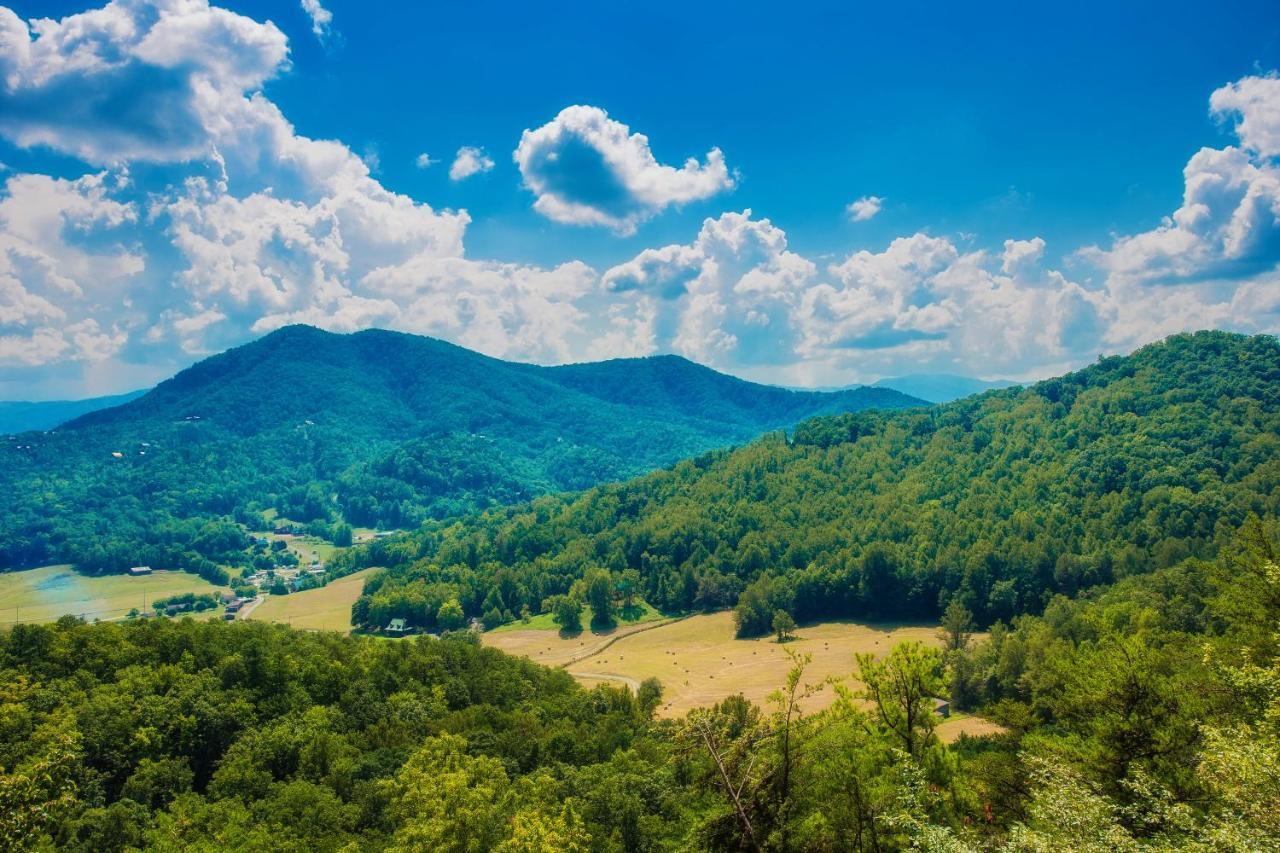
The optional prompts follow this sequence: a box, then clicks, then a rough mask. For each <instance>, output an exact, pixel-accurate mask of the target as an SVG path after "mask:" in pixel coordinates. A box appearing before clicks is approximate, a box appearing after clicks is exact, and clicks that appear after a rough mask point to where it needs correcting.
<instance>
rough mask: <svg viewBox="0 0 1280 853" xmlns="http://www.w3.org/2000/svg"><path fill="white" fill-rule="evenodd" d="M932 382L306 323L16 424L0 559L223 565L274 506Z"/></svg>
mask: <svg viewBox="0 0 1280 853" xmlns="http://www.w3.org/2000/svg"><path fill="white" fill-rule="evenodd" d="M919 404H920V401H918V400H915V399H913V398H910V397H907V396H905V395H902V394H900V393H898V392H895V391H889V390H886V389H870V388H868V389H855V390H851V391H843V392H838V393H816V392H808V393H806V392H796V391H788V390H785V389H781V388H774V387H769V386H763V385H755V384H752V383H749V382H744V381H741V380H738V379H734V378H732V377H729V376H725V375H723V374H719V373H716V372H715V371H712V370H710V369H707V368H704V367H700V366H698V365H695V364H693V363H691V362H688V361H685V360H683V359H679V358H675V357H659V358H648V359H634V360H618V361H610V362H602V363H598V364H580V365H572V366H566V367H558V368H547V367H538V366H535V365H527V364H513V363H508V362H503V361H499V360H497V359H492V358H488V357H486V356H482V355H479V354H478V353H474V352H470V351H469V350H465V349H462V348H460V347H457V346H454V345H452V344H447V343H444V342H443V341H438V340H434V339H431V338H424V337H418V336H413V335H404V334H398V333H393V332H384V331H376V330H374V331H365V332H359V333H357V334H353V335H336V334H331V333H328V332H323V331H320V330H318V329H314V328H310V327H306V326H294V327H289V328H285V329H281V330H279V331H277V332H273V333H272V334H270V335H267V336H266V337H264V338H262V339H260V340H258V341H256V342H254V343H251V344H248V345H246V346H243V347H239V348H237V349H234V350H230V351H228V352H226V353H223V354H221V355H218V356H214V357H212V358H209V359H206V360H205V361H202V362H200V363H199V364H196V365H195V366H193V367H191V368H189V369H187V370H184V371H182V372H181V373H179V374H178V375H177V376H175V377H173V378H172V379H170V380H168V381H166V382H163V383H161V384H160V385H159V386H157V387H156V388H155V389H153V390H152V391H150V392H148V393H147V394H145V395H144V396H142V397H140V398H138V399H136V400H133V401H132V402H129V403H128V404H126V405H123V406H117V407H115V408H111V409H107V410H103V411H98V412H93V413H90V414H88V415H85V416H83V417H80V418H78V419H76V420H74V421H72V422H71V423H69V424H67V425H66V426H64V427H63V428H61V429H58V430H57V431H55V432H53V433H50V434H22V435H14V436H9V437H7V440H0V490H2V491H3V492H4V493H5V494H6V495H7V496H8V499H7V500H5V501H4V502H2V503H0V568H14V567H23V566H34V565H40V564H44V563H50V562H72V563H76V564H77V565H78V566H79V567H81V568H82V569H85V570H88V571H93V572H101V571H120V570H123V569H124V568H125V567H127V566H130V565H135V564H137V563H149V564H151V565H154V566H157V567H161V566H163V567H174V568H193V569H204V570H209V571H213V570H214V567H215V566H216V565H217V564H228V563H232V564H233V563H234V561H235V560H236V559H237V554H238V553H239V551H240V550H241V549H242V548H243V547H244V537H243V531H244V528H246V527H248V528H250V529H254V528H260V527H261V526H262V524H263V521H262V515H261V513H262V511H263V510H268V509H274V510H276V511H277V512H278V513H279V514H280V515H281V516H283V517H287V518H290V519H292V520H294V521H298V522H311V521H316V520H319V521H322V522H325V523H337V522H339V521H345V522H346V523H347V524H349V525H356V526H361V525H363V526H384V527H405V526H415V525H417V524H418V523H419V522H420V521H422V520H424V519H428V518H439V517H444V516H449V515H455V514H459V513H463V512H469V511H473V510H476V509H479V508H484V507H489V506H491V505H494V504H507V503H513V502H517V501H521V500H527V499H529V498H531V497H533V496H535V495H539V494H544V493H548V492H558V491H563V490H576V489H582V488H586V487H588V486H591V485H594V484H596V483H600V482H603V481H607V480H612V479H619V478H624V477H629V476H633V475H636V474H639V473H642V472H645V471H649V470H652V469H653V468H655V467H658V466H660V465H666V464H670V463H673V462H675V461H676V460H678V459H681V458H684V457H687V456H690V455H693V454H696V453H699V452H702V451H705V450H707V449H708V448H712V447H721V446H725V445H729V444H734V443H741V442H743V441H746V440H748V439H750V438H753V437H755V436H758V435H759V434H761V433H762V432H764V431H767V430H771V429H776V428H779V427H783V426H788V425H791V424H794V423H795V422H797V421H799V420H801V419H804V418H806V417H809V416H811V415H813V414H816V413H823V412H837V411H852V410H858V409H863V408H866V407H868V406H879V407H887V408H893V407H901V406H909V405H919Z"/></svg>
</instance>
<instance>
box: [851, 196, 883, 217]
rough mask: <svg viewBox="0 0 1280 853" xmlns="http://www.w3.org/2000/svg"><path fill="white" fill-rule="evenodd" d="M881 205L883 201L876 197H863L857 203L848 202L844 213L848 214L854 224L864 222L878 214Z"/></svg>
mask: <svg viewBox="0 0 1280 853" xmlns="http://www.w3.org/2000/svg"><path fill="white" fill-rule="evenodd" d="M883 204H884V199H882V198H881V197H880V196H878V195H864V196H863V197H862V198H860V199H858V200H857V201H852V202H849V206H848V207H846V208H845V212H847V213H848V214H849V218H850V219H852V220H853V221H854V222H866V221H867V220H868V219H870V218H871V217H873V216H875V215H876V214H877V213H879V212H880V208H881V206H883Z"/></svg>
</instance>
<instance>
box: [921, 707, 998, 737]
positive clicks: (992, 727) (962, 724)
mask: <svg viewBox="0 0 1280 853" xmlns="http://www.w3.org/2000/svg"><path fill="white" fill-rule="evenodd" d="M934 731H935V732H936V733H937V735H938V739H939V740H940V741H942V742H943V743H955V742H956V741H958V740H959V739H960V736H961V735H969V736H970V737H982V736H983V735H994V734H999V733H1000V732H1003V731H1005V728H1004V726H1002V725H1000V724H999V723H993V722H991V721H990V720H987V719H983V718H982V717H975V716H973V715H971V714H952V715H951V718H950V719H948V720H944V721H942V722H941V723H939V724H938V727H937V728H936V729H935V730H934Z"/></svg>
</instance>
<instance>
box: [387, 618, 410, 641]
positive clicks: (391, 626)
mask: <svg viewBox="0 0 1280 853" xmlns="http://www.w3.org/2000/svg"><path fill="white" fill-rule="evenodd" d="M412 630H413V629H412V628H410V627H409V623H408V622H406V621H405V620H404V619H392V620H391V622H390V623H388V624H387V630H386V633H388V634H390V635H391V636H393V637H403V636H404V635H405V634H408V633H409V632H410V631H412Z"/></svg>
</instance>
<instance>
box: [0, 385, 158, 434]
mask: <svg viewBox="0 0 1280 853" xmlns="http://www.w3.org/2000/svg"><path fill="white" fill-rule="evenodd" d="M145 393H147V392H146V390H145V389H142V390H138V391H130V392H129V393H127V394H113V395H111V396H107V397H89V398H86V399H84V400H43V401H38V402H29V401H25V400H3V401H0V433H17V432H26V431H28V430H33V429H40V430H45V429H53V428H54V427H56V426H60V425H62V424H64V423H66V422H67V421H69V420H71V419H73V418H78V417H80V415H83V414H87V413H89V412H96V411H98V410H99V409H107V408H110V407H111V406H119V405H122V404H124V403H127V402H129V401H130V400H136V399H137V398H138V397H141V396H142V395H143V394H145Z"/></svg>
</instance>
